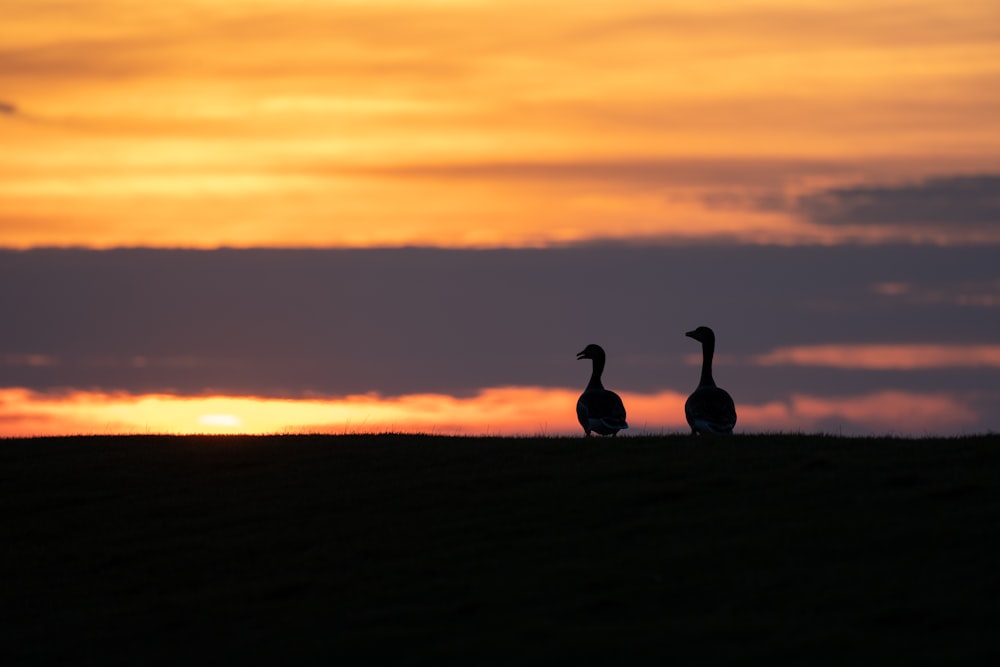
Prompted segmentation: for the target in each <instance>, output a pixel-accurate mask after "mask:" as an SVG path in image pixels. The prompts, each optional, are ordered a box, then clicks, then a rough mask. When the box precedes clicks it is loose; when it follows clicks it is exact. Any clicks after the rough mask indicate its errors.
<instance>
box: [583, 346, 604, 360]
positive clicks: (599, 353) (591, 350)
mask: <svg viewBox="0 0 1000 667" xmlns="http://www.w3.org/2000/svg"><path fill="white" fill-rule="evenodd" d="M580 359H604V348H602V347H601V346H600V345H594V344H593V343H591V344H590V345H588V346H587V347H585V348H583V351H582V352H577V353H576V360H577V361H579V360H580Z"/></svg>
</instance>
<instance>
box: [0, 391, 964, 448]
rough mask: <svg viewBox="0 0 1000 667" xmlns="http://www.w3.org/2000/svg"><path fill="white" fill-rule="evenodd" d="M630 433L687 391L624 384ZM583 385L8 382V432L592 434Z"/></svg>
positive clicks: (844, 412) (791, 409)
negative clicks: (229, 391)
mask: <svg viewBox="0 0 1000 667" xmlns="http://www.w3.org/2000/svg"><path fill="white" fill-rule="evenodd" d="M619 393H620V394H621V396H622V398H623V400H624V401H625V404H626V406H627V408H628V420H629V425H630V429H629V430H628V431H627V432H625V434H632V435H643V434H649V435H658V434H665V433H686V432H688V426H687V424H686V422H685V419H684V401H685V400H686V398H687V395H686V394H684V393H678V392H673V391H660V392H656V393H652V394H641V393H633V392H625V391H623V392H619ZM578 395H579V391H578V390H571V389H557V388H541V387H498V388H492V389H485V390H483V391H481V392H480V393H478V394H477V395H475V396H472V397H469V398H457V397H454V396H447V395H441V394H416V395H407V396H401V397H395V398H382V397H379V396H377V395H374V394H366V395H358V396H349V397H345V398H340V399H328V400H320V399H298V400H293V399H265V398H255V397H225V396H211V397H180V396H170V395H159V394H158V395H142V396H126V395H110V394H97V393H86V392H77V393H72V394H69V395H59V396H48V395H43V394H35V393H32V392H29V391H27V390H24V389H0V424H3V428H2V430H0V437H38V436H63V435H134V434H141V433H150V434H168V435H189V434H206V433H207V434H213V433H214V434H236V433H241V434H257V435H267V434H294V433H317V434H357V433H387V432H394V433H430V434H436V435H495V436H519V435H520V436H544V435H552V436H557V435H580V434H581V429H580V427H579V425H578V424H577V422H576V415H575V412H574V406H575V404H576V399H577V397H578ZM737 411H738V413H739V423H738V425H737V431H738V432H741V431H742V432H755V431H756V432H770V431H806V430H810V429H816V428H823V427H827V426H829V424H830V423H832V422H839V423H843V424H844V425H845V426H847V427H849V430H853V431H857V432H868V433H916V434H926V433H928V432H942V433H944V432H949V431H954V430H955V429H961V428H964V427H967V426H969V425H971V424H973V423H975V421H976V419H977V418H978V415H977V413H976V411H975V410H974V409H973V408H971V407H969V406H968V405H967V404H965V403H964V402H963V401H962V400H961V399H960V397H955V396H950V395H947V394H926V393H917V392H912V393H911V392H901V391H882V392H875V393H871V394H867V395H862V396H841V397H820V396H810V395H805V394H794V395H790V396H789V397H788V398H787V399H785V400H781V401H770V402H767V403H762V404H752V403H748V402H746V401H740V400H737Z"/></svg>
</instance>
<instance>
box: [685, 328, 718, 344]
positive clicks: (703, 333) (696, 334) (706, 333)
mask: <svg viewBox="0 0 1000 667" xmlns="http://www.w3.org/2000/svg"><path fill="white" fill-rule="evenodd" d="M684 335H685V336H689V337H691V338H694V339H695V340H696V341H698V342H699V343H715V332H714V331H712V330H711V329H709V328H708V327H698V328H697V329H695V330H694V331H688V332H687V333H685V334H684Z"/></svg>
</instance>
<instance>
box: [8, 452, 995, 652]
mask: <svg viewBox="0 0 1000 667" xmlns="http://www.w3.org/2000/svg"><path fill="white" fill-rule="evenodd" d="M998 473H1000V436H994V435H989V436H978V437H967V438H956V439H933V438H928V439H918V440H904V439H894V438H835V437H822V436H795V435H740V436H734V437H732V438H726V439H718V440H708V439H694V438H690V437H688V436H665V437H631V438H618V439H614V440H610V439H590V440H585V439H583V438H513V439H512V438H449V437H432V436H412V435H381V436H330V437H323V436H267V437H249V436H248V437H242V436H240V437H218V436H215V437H213V436H204V437H164V436H134V437H81V438H54V439H46V438H39V439H29V440H2V441H0V485H2V487H0V488H2V508H0V510H2V516H3V524H4V531H3V533H4V542H3V549H2V557H0V565H2V568H3V572H5V573H8V574H7V575H6V576H5V579H6V581H5V582H4V588H3V592H2V593H0V598H2V600H0V601H2V604H0V634H2V635H3V636H4V641H3V642H2V645H3V649H2V650H4V651H7V652H8V653H10V654H11V657H12V658H14V659H15V660H16V661H17V662H16V663H15V662H8V663H7V664H26V663H30V662H33V661H34V662H43V661H52V660H59V661H63V662H66V663H68V662H73V663H74V664H81V663H84V664H114V663H115V662H120V663H121V664H139V662H142V663H144V664H178V663H181V662H185V661H187V662H190V661H192V660H197V661H199V662H200V661H206V660H208V659H213V658H223V657H224V658H225V659H226V660H227V661H228V662H230V663H233V664H235V663H241V664H248V663H250V664H274V663H276V662H284V663H285V664H288V663H299V664H302V663H308V664H314V663H324V664H330V663H332V662H334V661H336V662H337V664H378V663H381V664H393V665H406V664H432V663H433V664H439V663H452V664H476V665H484V664H497V665H501V664H503V665H509V664H552V663H553V662H556V663H559V664H562V663H567V662H569V661H576V662H578V663H584V664H602V663H611V662H614V663H617V664H654V663H655V664H664V663H665V662H667V661H670V662H672V663H674V664H704V665H716V664H741V665H742V664H748V663H749V662H750V661H758V660H767V661H769V662H770V663H771V664H772V665H773V664H775V663H783V664H810V665H818V664H830V665H834V664H836V665H843V664H890V663H892V664H959V663H963V664H969V663H972V662H981V663H982V664H994V663H995V660H996V659H997V658H998V657H1000V639H997V638H995V637H994V633H995V630H996V628H998V627H1000V605H998V604H997V600H998V599H1000V574H998V565H1000V485H998V479H1000V477H998Z"/></svg>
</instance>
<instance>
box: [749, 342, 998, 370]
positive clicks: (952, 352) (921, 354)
mask: <svg viewBox="0 0 1000 667" xmlns="http://www.w3.org/2000/svg"><path fill="white" fill-rule="evenodd" d="M753 363H755V364H760V365H762V366H775V365H781V364H791V365H797V366H829V367H833V368H864V369H878V370H914V369H925V368H984V367H990V368H1000V345H931V344H883V345H864V344H855V345H812V346H798V347H788V348H781V349H778V350H774V351H772V352H768V353H766V354H761V355H757V356H755V357H754V358H753Z"/></svg>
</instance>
